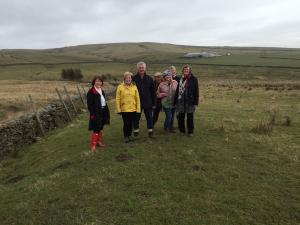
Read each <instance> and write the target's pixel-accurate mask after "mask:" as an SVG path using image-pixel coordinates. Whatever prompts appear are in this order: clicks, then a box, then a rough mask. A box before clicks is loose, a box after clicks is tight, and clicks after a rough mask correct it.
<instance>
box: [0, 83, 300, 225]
mask: <svg viewBox="0 0 300 225" xmlns="http://www.w3.org/2000/svg"><path fill="white" fill-rule="evenodd" d="M293 84H294V82H291V83H289V82H285V83H281V82H279V81H276V82H275V81H274V82H273V83H271V84H270V82H267V83H266V84H264V83H261V82H250V81H243V80H231V81H229V80H224V81H223V82H221V81H213V80H211V81H205V82H204V81H203V80H202V82H201V96H202V97H201V104H200V107H199V108H198V109H197V112H196V114H195V123H196V131H195V136H194V137H193V138H189V137H182V136H179V135H178V134H165V133H164V132H163V129H162V124H163V118H164V115H163V114H161V115H160V120H159V123H158V124H157V126H156V130H155V134H156V139H154V140H150V139H148V138H147V135H146V128H145V127H144V125H145V119H144V118H143V121H142V124H143V127H142V134H141V138H140V139H139V140H137V141H136V142H134V143H130V144H125V143H123V141H122V140H123V139H122V131H121V130H122V128H121V126H122V125H121V118H120V116H118V115H116V114H115V113H114V109H113V108H114V102H111V103H110V108H111V111H112V124H111V125H110V126H108V127H106V128H105V132H104V134H105V135H104V139H105V142H106V144H107V148H106V150H105V152H98V153H96V154H92V153H91V152H90V151H89V150H88V146H89V135H90V134H89V132H88V131H87V115H86V114H83V115H82V116H80V118H78V119H77V120H76V121H74V122H72V124H70V125H68V126H67V127H66V128H64V129H60V130H57V131H55V132H53V133H51V134H49V135H48V137H47V138H45V139H43V140H41V141H39V142H38V143H36V144H34V145H32V146H29V147H25V148H24V149H22V150H20V151H19V152H15V153H13V154H12V155H11V156H8V157H6V158H5V159H3V160H2V161H1V162H0V196H1V201H0V222H1V224H3V225H6V224H9V225H13V224H16V225H22V224H26V225H30V224H45V225H46V224H72V225H75V224H90V225H92V224H93V225H95V224H101V225H102V224H120V225H121V224H122V225H126V224H128V225H133V224H139V225H140V224H155V225H157V224H166V225H171V224H172V225H173V224H178V225H179V224H180V225H187V224H190V225H194V224H205V225H209V224H220V225H227V224H228V225H232V224H249V225H250V224H251V225H255V224H257V225H267V224H270V225H271V224H272V225H273V224H278V225H279V224H280V225H283V224H285V225H288V224H290V225H296V224H300V204H299V202H300V174H299V171H300V163H299V159H300V152H299V146H300V135H299V134H300V117H299V115H300V114H299V113H300V102H299V98H300V93H299V90H298V89H297V86H292V87H291V85H293Z"/></svg>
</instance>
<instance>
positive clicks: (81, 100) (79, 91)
mask: <svg viewBox="0 0 300 225" xmlns="http://www.w3.org/2000/svg"><path fill="white" fill-rule="evenodd" d="M77 91H78V94H79V96H80V99H81V102H82V105H83V107H85V103H84V100H83V98H82V94H81V92H80V89H79V85H77Z"/></svg>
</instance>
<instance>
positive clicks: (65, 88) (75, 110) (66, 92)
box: [64, 86, 78, 116]
mask: <svg viewBox="0 0 300 225" xmlns="http://www.w3.org/2000/svg"><path fill="white" fill-rule="evenodd" d="M64 90H65V94H66V95H67V97H68V99H69V101H70V102H71V105H72V107H73V109H74V112H75V114H76V116H78V112H77V109H76V107H75V105H74V103H73V101H72V99H71V97H70V95H69V93H68V91H67V87H66V86H64Z"/></svg>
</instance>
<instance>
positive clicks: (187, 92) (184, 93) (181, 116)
mask: <svg viewBox="0 0 300 225" xmlns="http://www.w3.org/2000/svg"><path fill="white" fill-rule="evenodd" d="M182 73H183V76H182V77H181V79H180V81H179V84H178V86H177V90H176V93H175V101H174V104H175V106H176V112H177V113H178V128H179V131H180V132H181V133H182V134H185V122H184V121H185V115H186V117H187V128H188V135H189V136H190V137H192V136H193V135H194V112H195V109H196V106H198V102H199V86H198V79H197V78H196V77H195V76H194V75H193V74H192V70H191V68H190V66H189V65H185V66H184V67H183V69H182Z"/></svg>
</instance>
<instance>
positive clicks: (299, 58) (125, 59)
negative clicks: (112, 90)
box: [0, 43, 300, 80]
mask: <svg viewBox="0 0 300 225" xmlns="http://www.w3.org/2000/svg"><path fill="white" fill-rule="evenodd" d="M201 51H216V52H218V53H220V54H226V53H228V52H229V53H231V56H223V57H217V58H209V59H199V58H196V59H187V58H182V56H183V55H184V54H185V53H188V52H201ZM140 60H143V61H145V62H147V64H148V72H149V73H150V74H153V73H154V72H156V71H162V70H165V69H167V68H168V67H169V66H170V65H172V64H174V65H177V66H178V67H179V68H181V67H182V65H183V64H185V63H189V64H191V65H192V67H193V69H194V71H195V73H197V74H205V76H220V74H221V76H222V77H225V78H236V77H237V76H236V74H240V75H241V76H242V77H243V73H244V72H242V71H246V74H247V75H250V76H251V77H253V76H262V77H267V78H268V77H273V76H275V77H278V76H279V77H281V78H284V79H289V78H290V77H293V78H295V77H296V78H297V79H299V77H300V66H299V62H300V49H284V48H237V47H197V46H183V45H171V44H159V43H122V44H99V45H82V46H74V47H65V48H57V49H46V50H0V80H1V79H6V80H10V79H18V80H20V79H21V80H57V79H60V73H61V70H62V69H63V68H80V69H81V70H82V72H83V74H84V77H85V80H89V79H90V78H91V77H92V76H93V75H95V74H99V73H100V74H107V73H109V74H111V75H112V76H114V77H117V78H119V77H120V76H121V75H122V74H123V72H125V71H128V70H129V71H132V72H135V64H136V62H138V61H140ZM241 72H242V73H241Z"/></svg>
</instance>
